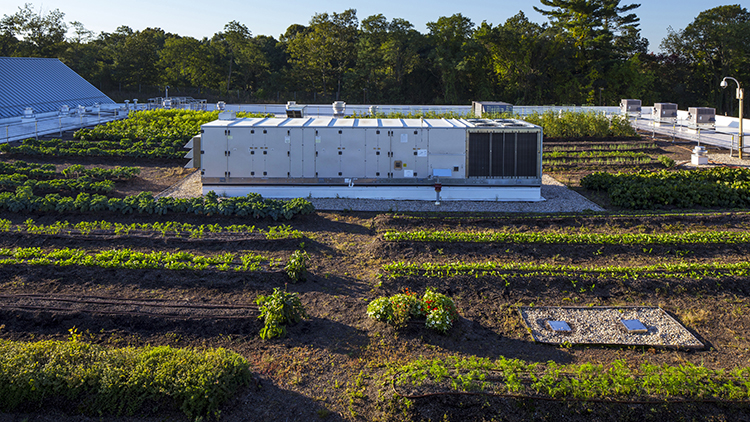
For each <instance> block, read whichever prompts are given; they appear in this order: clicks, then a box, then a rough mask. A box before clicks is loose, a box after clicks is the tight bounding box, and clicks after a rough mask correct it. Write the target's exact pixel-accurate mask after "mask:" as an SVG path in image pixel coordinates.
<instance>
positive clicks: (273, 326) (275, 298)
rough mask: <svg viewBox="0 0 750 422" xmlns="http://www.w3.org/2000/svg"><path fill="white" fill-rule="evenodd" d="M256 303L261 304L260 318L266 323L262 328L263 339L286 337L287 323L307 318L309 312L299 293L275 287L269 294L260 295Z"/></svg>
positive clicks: (261, 335)
mask: <svg viewBox="0 0 750 422" xmlns="http://www.w3.org/2000/svg"><path fill="white" fill-rule="evenodd" d="M255 303H257V304H258V305H259V306H260V317H258V318H260V319H262V320H263V323H264V326H263V328H261V329H260V338H262V339H263V340H268V339H271V338H274V337H284V336H286V326H287V324H294V323H297V322H299V321H301V320H302V319H303V318H307V313H306V312H305V308H304V307H303V306H302V302H301V301H300V300H299V296H298V295H297V293H287V292H286V291H282V290H281V289H279V288H275V289H273V293H271V294H270V295H268V296H263V295H259V296H258V297H257V298H256V299H255Z"/></svg>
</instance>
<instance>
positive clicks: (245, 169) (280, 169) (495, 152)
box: [186, 117, 542, 201]
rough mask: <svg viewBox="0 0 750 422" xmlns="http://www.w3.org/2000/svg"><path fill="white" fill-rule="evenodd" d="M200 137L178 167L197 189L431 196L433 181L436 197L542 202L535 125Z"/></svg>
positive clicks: (305, 122)
mask: <svg viewBox="0 0 750 422" xmlns="http://www.w3.org/2000/svg"><path fill="white" fill-rule="evenodd" d="M201 132H202V133H201V136H200V137H196V138H193V140H192V141H191V142H189V143H188V145H186V148H192V149H191V152H189V153H188V155H187V156H186V158H191V160H192V161H191V162H190V163H188V166H186V167H193V168H200V169H201V174H202V179H201V181H202V183H203V186H204V188H203V190H204V193H205V192H208V191H209V190H214V191H215V192H217V193H220V192H221V193H223V194H227V195H230V196H232V195H239V194H242V195H244V194H247V193H248V192H263V193H262V194H263V195H264V196H275V197H283V196H280V195H281V194H280V193H279V192H282V191H286V192H304V195H303V196H313V197H334V196H339V197H363V195H365V197H370V198H391V199H400V198H401V197H400V196H399V195H402V196H406V199H421V197H420V194H421V193H423V192H422V191H427V192H429V197H427V198H425V199H429V200H434V188H433V187H434V185H435V183H437V182H438V179H439V183H440V184H442V186H443V191H442V197H443V199H445V200H450V199H451V195H452V194H453V195H454V196H455V197H456V198H458V197H462V198H467V195H468V196H469V197H471V198H477V197H481V198H482V199H484V200H488V199H491V200H511V199H508V198H515V199H517V200H530V201H535V200H541V196H540V188H541V181H542V129H541V127H539V126H536V125H532V124H530V123H526V122H523V121H520V120H512V119H496V120H489V119H337V118H331V117H318V118H312V117H302V118H247V119H236V120H216V121H213V122H210V123H206V124H204V125H203V126H201ZM198 145H200V146H199V147H198ZM198 149H200V153H199V152H198ZM197 157H200V158H197ZM355 186H356V187H358V188H363V190H362V191H361V192H360V191H356V189H352V188H353V187H355ZM285 188H290V189H285ZM291 188H294V189H296V190H293V189H291ZM364 188H366V189H364ZM355 191H356V192H357V195H356V196H352V194H353V193H354V192H355ZM268 192H271V194H270V195H269V193H268ZM404 192H409V193H408V194H406V193H404ZM415 192H416V193H415ZM467 192H468V193H467ZM293 195H299V194H298V193H294V194H293ZM326 195H330V196H326Z"/></svg>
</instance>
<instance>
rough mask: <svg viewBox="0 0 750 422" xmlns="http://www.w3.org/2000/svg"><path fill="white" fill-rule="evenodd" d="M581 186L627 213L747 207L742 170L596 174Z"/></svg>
mask: <svg viewBox="0 0 750 422" xmlns="http://www.w3.org/2000/svg"><path fill="white" fill-rule="evenodd" d="M581 186H582V187H584V188H586V189H592V190H603V191H606V192H607V193H608V194H609V198H610V200H611V201H612V204H614V205H616V206H618V207H623V208H630V209H654V208H659V207H664V206H672V207H676V208H695V207H724V208H747V207H748V206H750V169H746V168H729V167H715V168H710V169H698V170H686V171H669V170H662V171H658V172H650V171H639V172H635V173H617V174H609V173H602V172H598V173H593V174H590V175H588V176H586V177H584V178H583V179H581Z"/></svg>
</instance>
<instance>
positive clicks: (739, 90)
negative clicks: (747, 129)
mask: <svg viewBox="0 0 750 422" xmlns="http://www.w3.org/2000/svg"><path fill="white" fill-rule="evenodd" d="M727 79H731V80H733V81H734V83H736V84H737V99H738V100H740V113H739V115H740V127H739V138H740V139H739V150H740V160H741V159H742V148H743V147H744V142H743V141H744V138H745V134H744V132H743V131H742V100H744V97H745V91H743V90H742V87H740V83H739V82H738V81H737V79H734V78H733V77H731V76H725V77H724V79H722V80H721V83H720V84H719V86H721V87H722V88H726V87H727V86H728V85H729V84H727Z"/></svg>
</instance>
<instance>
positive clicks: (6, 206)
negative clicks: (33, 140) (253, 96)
mask: <svg viewBox="0 0 750 422" xmlns="http://www.w3.org/2000/svg"><path fill="white" fill-rule="evenodd" d="M314 209H315V208H314V207H313V205H312V204H311V203H310V202H309V201H307V200H305V199H302V198H295V199H291V200H288V201H286V200H278V199H266V198H263V197H262V196H261V195H259V194H256V193H251V194H248V195H247V196H240V197H232V198H219V197H218V196H217V195H216V194H215V193H213V192H209V193H208V194H206V195H204V196H202V197H196V198H168V197H160V198H154V196H153V194H151V193H150V192H141V193H139V194H138V195H130V196H126V197H124V198H110V197H107V196H105V195H97V194H93V195H92V194H88V193H83V192H82V193H79V194H78V195H77V196H76V197H75V198H73V197H67V196H60V195H59V194H56V193H54V194H48V195H44V196H37V195H34V192H33V190H32V189H31V188H30V187H28V186H20V187H18V188H17V189H16V192H3V193H0V210H3V211H10V212H17V213H25V212H47V213H49V212H58V213H87V212H112V213H120V214H133V213H137V214H157V215H166V214H185V213H187V214H198V215H223V216H240V217H253V218H266V217H269V218H272V219H274V220H278V219H279V218H284V219H287V220H288V219H291V218H292V217H294V216H295V215H298V214H309V213H311V212H313V211H314Z"/></svg>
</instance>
